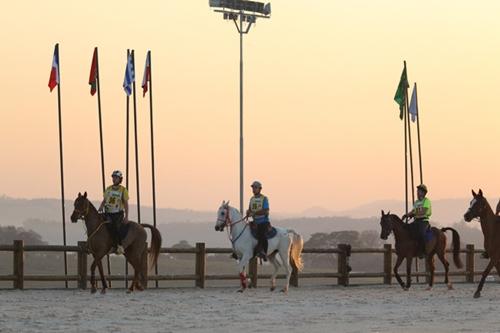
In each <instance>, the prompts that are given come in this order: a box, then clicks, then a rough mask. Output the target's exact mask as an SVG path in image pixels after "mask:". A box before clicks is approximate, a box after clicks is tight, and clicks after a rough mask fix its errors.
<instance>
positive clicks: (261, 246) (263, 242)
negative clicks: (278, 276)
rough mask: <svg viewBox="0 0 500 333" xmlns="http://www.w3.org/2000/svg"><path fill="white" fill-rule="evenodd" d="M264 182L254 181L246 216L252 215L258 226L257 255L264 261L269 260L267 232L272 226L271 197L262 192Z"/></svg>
mask: <svg viewBox="0 0 500 333" xmlns="http://www.w3.org/2000/svg"><path fill="white" fill-rule="evenodd" d="M261 191H262V184H261V183H260V182H258V181H254V182H253V183H252V192H253V197H252V198H251V199H250V205H249V207H248V210H247V214H246V217H252V218H253V222H254V223H255V225H256V226H257V240H258V242H259V243H258V244H257V256H258V257H259V258H261V259H263V260H264V261H266V260H267V255H266V254H267V245H268V244H267V237H266V234H267V232H268V230H269V228H270V226H271V224H270V222H269V199H268V198H267V197H266V196H265V195H263V194H262V193H261Z"/></svg>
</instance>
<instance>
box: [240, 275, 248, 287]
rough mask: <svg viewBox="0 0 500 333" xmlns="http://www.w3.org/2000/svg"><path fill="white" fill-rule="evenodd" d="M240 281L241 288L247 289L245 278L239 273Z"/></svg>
mask: <svg viewBox="0 0 500 333" xmlns="http://www.w3.org/2000/svg"><path fill="white" fill-rule="evenodd" d="M240 281H241V287H242V288H243V289H246V287H247V276H246V274H245V273H240Z"/></svg>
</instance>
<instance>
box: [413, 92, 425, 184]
mask: <svg viewBox="0 0 500 333" xmlns="http://www.w3.org/2000/svg"><path fill="white" fill-rule="evenodd" d="M414 89H415V103H416V107H417V138H418V163H419V166H420V184H423V183H424V172H423V169H422V145H421V143H420V110H419V109H418V94H417V83H416V82H415V88H414Z"/></svg>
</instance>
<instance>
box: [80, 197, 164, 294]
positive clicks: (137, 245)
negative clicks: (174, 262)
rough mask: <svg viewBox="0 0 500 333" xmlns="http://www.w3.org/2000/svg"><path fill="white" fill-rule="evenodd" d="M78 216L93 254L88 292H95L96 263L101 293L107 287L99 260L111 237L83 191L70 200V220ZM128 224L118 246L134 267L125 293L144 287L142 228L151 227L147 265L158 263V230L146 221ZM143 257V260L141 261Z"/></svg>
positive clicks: (109, 247)
mask: <svg viewBox="0 0 500 333" xmlns="http://www.w3.org/2000/svg"><path fill="white" fill-rule="evenodd" d="M79 219H82V220H84V221H85V226H86V227H87V249H88V251H89V252H90V253H91V254H92V255H93V257H94V261H93V262H92V265H91V266H90V273H91V275H90V283H91V285H92V287H91V292H92V293H95V292H96V291H97V288H96V280H95V268H96V266H97V267H98V268H99V275H100V276H101V281H102V290H101V293H102V294H105V293H106V289H107V288H108V286H107V284H106V279H105V277H104V272H103V268H102V261H101V260H102V258H103V257H104V256H105V255H106V254H108V253H109V251H110V250H111V247H112V245H113V237H111V234H110V232H109V230H108V228H107V227H106V224H107V223H108V222H107V221H105V220H104V219H103V217H102V215H100V214H99V213H98V212H97V209H96V208H95V207H94V205H93V204H92V203H91V202H90V200H88V199H87V192H85V193H84V194H83V195H82V194H81V193H78V197H77V198H76V200H75V203H74V210H73V213H72V214H71V222H73V223H76V222H78V220H79ZM128 225H129V226H128V233H127V236H126V237H125V239H123V241H122V245H123V248H124V249H125V257H126V258H127V261H128V262H129V263H130V264H131V265H132V267H133V268H134V279H133V281H132V284H131V286H130V288H129V290H128V292H133V291H134V290H135V289H137V290H143V289H144V288H145V287H147V278H146V273H147V270H148V260H147V257H146V256H144V254H145V253H144V252H145V251H147V250H148V249H147V246H146V239H147V234H146V230H144V228H148V229H150V230H151V250H150V253H149V260H150V262H151V267H154V266H155V265H156V264H157V262H158V255H159V254H160V248H161V234H160V232H159V231H158V229H156V228H155V227H153V226H152V225H149V224H144V223H143V224H138V223H136V222H132V221H129V223H128ZM144 258H146V259H145V260H144ZM139 280H140V281H139Z"/></svg>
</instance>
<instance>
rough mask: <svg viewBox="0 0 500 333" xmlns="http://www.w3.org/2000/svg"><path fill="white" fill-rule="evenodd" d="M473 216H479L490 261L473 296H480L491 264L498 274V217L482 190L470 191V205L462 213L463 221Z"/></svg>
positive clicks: (499, 253) (499, 251) (499, 254)
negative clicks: (477, 191)
mask: <svg viewBox="0 0 500 333" xmlns="http://www.w3.org/2000/svg"><path fill="white" fill-rule="evenodd" d="M499 210H500V203H499V205H498V206H497V212H498V211H499ZM475 218H479V222H480V223H481V230H482V231H483V236H484V249H485V250H486V253H488V256H489V258H490V262H489V263H488V266H486V269H485V270H484V271H483V274H482V276H481V281H479V285H478V286H477V290H476V292H475V293H474V298H478V297H480V296H481V290H482V289H483V285H484V281H485V280H486V277H487V276H488V274H490V271H491V269H492V268H493V266H495V268H496V269H497V273H498V274H499V275H500V262H499V261H500V217H498V216H496V215H495V214H494V213H493V209H491V206H490V204H489V203H488V200H486V198H485V197H484V196H483V191H482V190H479V193H477V194H476V192H474V191H472V201H471V202H470V207H469V209H468V210H467V212H466V213H465V214H464V220H465V222H471V221H472V220H473V219H475Z"/></svg>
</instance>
